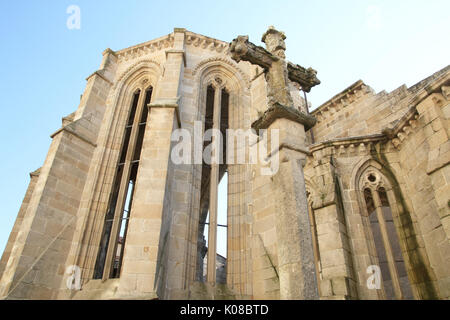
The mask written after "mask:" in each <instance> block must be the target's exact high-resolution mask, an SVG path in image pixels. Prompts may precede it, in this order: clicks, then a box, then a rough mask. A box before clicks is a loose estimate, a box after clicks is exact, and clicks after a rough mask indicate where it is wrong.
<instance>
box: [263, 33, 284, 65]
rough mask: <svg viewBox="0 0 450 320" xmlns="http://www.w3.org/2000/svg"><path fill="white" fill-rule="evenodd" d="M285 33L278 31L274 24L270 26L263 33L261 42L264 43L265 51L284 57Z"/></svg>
mask: <svg viewBox="0 0 450 320" xmlns="http://www.w3.org/2000/svg"><path fill="white" fill-rule="evenodd" d="M284 40H286V35H285V34H284V32H281V31H278V30H277V29H275V27H274V26H270V27H269V29H267V31H266V32H265V33H264V34H263V36H262V40H261V41H262V42H264V43H265V44H266V48H267V51H269V52H270V53H272V54H273V55H275V56H277V57H279V58H282V59H284V58H286V55H285V54H284V52H285V51H286V43H285V42H284Z"/></svg>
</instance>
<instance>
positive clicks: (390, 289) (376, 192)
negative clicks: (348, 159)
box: [360, 168, 414, 300]
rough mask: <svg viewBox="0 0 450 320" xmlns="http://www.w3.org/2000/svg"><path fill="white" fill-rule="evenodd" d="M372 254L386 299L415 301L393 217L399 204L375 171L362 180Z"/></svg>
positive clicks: (366, 172) (389, 188)
mask: <svg viewBox="0 0 450 320" xmlns="http://www.w3.org/2000/svg"><path fill="white" fill-rule="evenodd" d="M360 190H361V192H362V196H363V200H364V202H363V203H364V205H365V209H366V215H367V219H368V225H369V226H370V228H369V229H370V233H371V237H369V239H372V246H371V248H372V250H373V251H374V252H373V254H374V255H375V256H376V257H377V260H378V267H379V268H380V271H381V284H382V288H380V289H382V292H383V294H384V298H385V299H389V300H394V299H414V296H413V292H412V287H411V283H410V280H409V278H408V274H407V271H406V265H405V259H404V256H403V253H402V250H401V247H400V241H399V237H398V234H397V231H396V227H395V224H394V217H393V209H392V208H395V207H394V206H395V205H396V203H393V202H395V196H394V195H393V193H392V190H391V187H390V184H389V182H388V180H387V179H386V178H385V177H384V176H383V175H382V174H381V173H380V172H379V171H378V170H376V169H375V168H369V169H368V170H366V171H365V172H364V173H363V174H362V175H361V177H360Z"/></svg>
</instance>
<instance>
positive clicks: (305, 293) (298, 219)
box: [252, 104, 319, 300]
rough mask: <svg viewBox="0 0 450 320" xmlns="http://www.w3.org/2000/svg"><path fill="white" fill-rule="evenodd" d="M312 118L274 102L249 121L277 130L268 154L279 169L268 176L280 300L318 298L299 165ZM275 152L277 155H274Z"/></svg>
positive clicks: (303, 186)
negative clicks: (275, 139) (253, 119)
mask: <svg viewBox="0 0 450 320" xmlns="http://www.w3.org/2000/svg"><path fill="white" fill-rule="evenodd" d="M314 123H315V119H314V118H313V117H310V116H308V115H306V114H303V113H301V112H299V111H298V110H297V109H294V108H291V107H286V106H282V105H280V104H275V105H274V106H272V107H271V108H269V109H268V110H267V111H266V112H265V113H264V115H263V116H262V117H261V118H260V119H259V120H257V121H256V122H255V123H254V124H253V126H252V127H253V128H254V129H257V130H259V129H267V130H268V133H267V134H268V136H272V135H271V130H278V133H279V137H280V139H279V142H278V145H273V144H274V143H275V142H274V141H271V142H270V143H271V144H272V145H271V146H270V150H271V152H270V154H271V157H275V156H278V157H279V158H278V159H279V169H278V171H277V172H276V173H275V174H274V176H273V177H272V183H273V188H272V190H276V191H275V194H274V197H275V203H276V215H277V216H276V234H277V252H278V259H277V260H278V274H279V282H280V299H285V300H315V299H319V293H318V286H317V280H316V275H315V265H314V251H313V242H312V234H311V226H310V221H309V215H308V203H307V199H306V189H305V179H304V176H303V165H304V163H305V159H306V153H307V150H306V147H305V126H307V127H308V128H309V127H311V126H312V125H314ZM277 153H278V154H277Z"/></svg>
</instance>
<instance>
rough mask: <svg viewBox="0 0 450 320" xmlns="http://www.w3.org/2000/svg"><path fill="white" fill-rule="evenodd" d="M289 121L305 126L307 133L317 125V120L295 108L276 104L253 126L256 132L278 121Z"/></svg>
mask: <svg viewBox="0 0 450 320" xmlns="http://www.w3.org/2000/svg"><path fill="white" fill-rule="evenodd" d="M281 118H283V119H289V120H292V121H295V122H297V123H300V124H303V125H304V126H305V131H307V130H309V129H310V128H312V127H313V126H314V125H315V124H316V119H315V118H314V117H313V116H310V115H308V114H306V113H303V112H300V111H298V110H297V109H295V108H293V107H286V106H283V105H281V104H278V103H277V104H275V105H273V106H272V107H270V108H269V109H268V110H267V111H266V112H264V114H263V115H262V116H261V117H260V118H259V119H258V120H256V121H255V122H254V123H253V124H252V128H253V129H255V130H257V131H258V130H262V129H267V128H269V126H270V125H271V124H272V123H273V122H274V121H275V120H277V119H281Z"/></svg>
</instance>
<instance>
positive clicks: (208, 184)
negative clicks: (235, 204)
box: [196, 77, 230, 283]
mask: <svg viewBox="0 0 450 320" xmlns="http://www.w3.org/2000/svg"><path fill="white" fill-rule="evenodd" d="M205 95H206V99H205V100H204V102H205V104H206V108H205V114H204V132H205V137H206V139H205V142H204V145H203V151H204V155H209V154H211V156H212V158H211V159H208V158H207V157H206V158H205V157H204V159H203V164H202V175H201V187H200V196H201V199H200V215H199V227H198V241H197V266H196V269H197V271H196V280H198V281H207V282H210V283H216V282H217V283H226V281H227V278H226V272H227V260H226V259H227V256H228V254H222V255H220V254H218V250H217V245H218V242H219V244H220V243H221V244H223V245H225V247H226V243H227V242H228V210H227V209H224V208H227V207H228V205H227V203H220V205H219V202H220V201H223V200H224V199H227V197H223V196H222V197H220V198H219V183H220V182H221V181H222V179H223V180H224V181H226V182H228V174H227V171H228V167H227V165H226V163H225V162H226V161H225V159H226V148H225V146H226V130H227V129H228V128H229V108H230V105H229V99H230V95H229V92H228V90H227V89H226V88H225V83H224V81H223V80H222V79H221V78H219V77H215V78H214V79H213V80H212V81H210V82H209V84H208V85H207V87H206V92H205ZM211 130H219V131H220V136H217V135H215V134H212V136H211V135H209V134H208V131H209V132H211ZM217 132H218V131H217ZM208 140H209V141H208ZM209 150H211V151H209ZM225 177H226V178H225ZM225 201H227V200H225ZM219 209H222V210H220V211H219ZM218 235H219V236H218ZM225 250H226V251H227V249H225Z"/></svg>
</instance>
